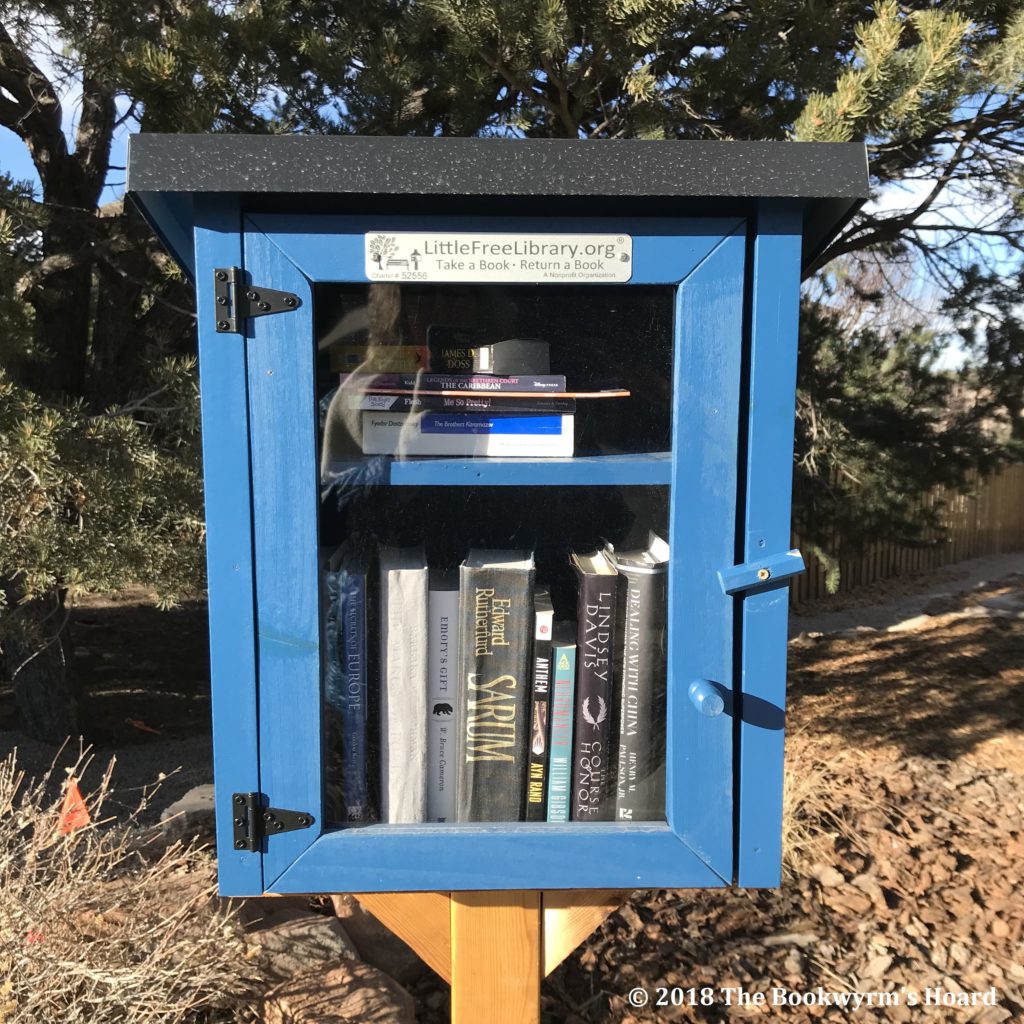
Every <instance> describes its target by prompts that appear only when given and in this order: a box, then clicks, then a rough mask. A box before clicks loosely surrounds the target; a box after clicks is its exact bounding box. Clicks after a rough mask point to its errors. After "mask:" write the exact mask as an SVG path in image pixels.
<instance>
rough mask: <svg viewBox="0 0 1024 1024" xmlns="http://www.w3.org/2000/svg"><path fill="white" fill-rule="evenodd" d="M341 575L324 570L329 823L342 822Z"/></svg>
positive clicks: (344, 815) (342, 697)
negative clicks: (330, 821)
mask: <svg viewBox="0 0 1024 1024" xmlns="http://www.w3.org/2000/svg"><path fill="white" fill-rule="evenodd" d="M341 575H342V574H341V573H340V572H332V571H330V570H327V569H325V570H324V596H325V598H326V610H325V615H324V715H325V719H326V721H325V729H324V732H325V755H326V756H325V764H324V795H325V800H326V805H327V807H326V809H327V814H328V815H329V816H330V818H331V820H332V821H337V822H341V821H345V819H346V812H345V798H344V788H345V741H344V717H343V716H344V710H345V674H344V672H343V670H342V661H341V652H340V650H339V642H340V638H341V632H342V630H341V628H340V626H339V617H340V616H341Z"/></svg>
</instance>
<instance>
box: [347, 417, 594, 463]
mask: <svg viewBox="0 0 1024 1024" xmlns="http://www.w3.org/2000/svg"><path fill="white" fill-rule="evenodd" d="M362 417H363V436H362V449H363V454H364V455H397V454H401V455H448V456H460V455H464V456H492V457H494V456H497V457H502V456H504V457H507V458H529V457H537V458H568V457H570V456H571V455H572V453H573V445H574V436H573V429H574V417H573V416H569V415H564V416H554V417H548V416H542V417H538V418H539V419H543V420H548V421H557V427H558V430H557V432H554V431H552V432H544V433H523V432H514V431H511V432H501V431H497V432H492V431H487V430H483V429H470V428H469V427H468V426H466V427H465V429H463V430H460V431H459V432H447V431H446V430H433V429H431V428H430V424H427V425H424V424H423V423H421V421H420V418H419V417H417V416H416V415H406V414H403V413H391V412H381V413H377V412H364V413H362ZM514 418H515V419H517V420H522V419H525V417H514ZM449 419H450V417H449ZM493 419H495V420H496V419H497V417H494V418H493ZM554 425H555V424H554V423H549V424H548V425H547V426H548V427H553V426H554Z"/></svg>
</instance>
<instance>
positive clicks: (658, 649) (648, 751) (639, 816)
mask: <svg viewBox="0 0 1024 1024" xmlns="http://www.w3.org/2000/svg"><path fill="white" fill-rule="evenodd" d="M668 556H669V549H668V544H666V543H665V541H664V540H662V539H661V537H659V536H657V534H654V533H652V534H651V535H650V539H649V541H648V544H647V547H646V548H642V549H640V550H637V551H617V552H613V553H612V554H611V558H612V561H613V562H614V564H615V567H616V569H618V571H619V591H618V608H617V614H616V618H617V622H618V626H617V629H618V634H619V640H618V642H617V643H616V645H615V677H616V680H617V692H618V694H619V714H618V722H617V728H618V770H617V772H616V779H615V820H616V821H658V820H661V819H663V818H664V817H665V683H666V664H665V658H666V648H665V633H666V620H667V612H668V602H667V596H668V593H667V592H668V571H667V570H668Z"/></svg>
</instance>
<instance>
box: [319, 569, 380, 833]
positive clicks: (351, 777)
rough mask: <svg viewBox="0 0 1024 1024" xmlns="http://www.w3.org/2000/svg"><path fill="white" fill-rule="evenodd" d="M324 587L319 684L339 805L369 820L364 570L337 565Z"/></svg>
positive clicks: (356, 819)
mask: <svg viewBox="0 0 1024 1024" xmlns="http://www.w3.org/2000/svg"><path fill="white" fill-rule="evenodd" d="M327 586H328V599H329V605H328V613H327V636H326V647H327V672H326V674H325V686H324V689H325V691H326V694H325V696H326V700H327V704H328V708H329V709H330V711H331V712H333V713H334V715H335V716H336V718H337V720H338V722H339V725H340V730H339V731H340V740H341V804H342V806H341V808H340V809H339V810H340V813H341V815H342V817H343V820H344V821H345V822H347V823H349V824H359V823H366V822H368V821H371V820H372V810H371V801H370V792H369V779H368V772H367V743H366V736H367V666H366V652H367V644H366V575H365V573H362V572H350V571H348V570H346V569H340V570H338V571H337V572H334V573H329V574H328V579H327ZM332 610H333V615H332ZM335 753H337V752H335Z"/></svg>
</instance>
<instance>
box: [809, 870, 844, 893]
mask: <svg viewBox="0 0 1024 1024" xmlns="http://www.w3.org/2000/svg"><path fill="white" fill-rule="evenodd" d="M810 874H811V878H813V879H814V880H815V881H816V882H817V883H818V884H819V885H820V886H821V887H822V888H823V889H831V888H832V887H833V886H836V885H842V884H843V882H845V881H846V879H845V878H843V875H842V873H841V872H839V871H836V869H835V868H834V867H832V865H831V864H815V865H814V867H813V868H811V871H810Z"/></svg>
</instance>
